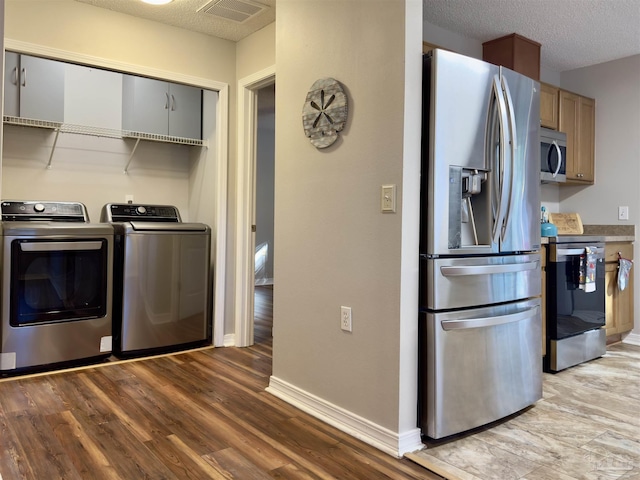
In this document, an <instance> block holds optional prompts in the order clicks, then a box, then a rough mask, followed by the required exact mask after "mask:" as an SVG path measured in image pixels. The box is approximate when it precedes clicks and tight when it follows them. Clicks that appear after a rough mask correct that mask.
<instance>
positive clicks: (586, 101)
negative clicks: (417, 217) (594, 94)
mask: <svg viewBox="0 0 640 480" xmlns="http://www.w3.org/2000/svg"><path fill="white" fill-rule="evenodd" d="M595 124H596V113H595V101H594V100H593V99H591V98H586V97H580V98H579V101H578V159H577V162H576V165H577V169H576V170H577V173H578V177H579V178H580V180H584V181H588V182H591V183H593V180H594V162H595V130H596V129H595Z"/></svg>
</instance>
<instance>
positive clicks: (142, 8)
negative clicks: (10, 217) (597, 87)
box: [76, 0, 640, 72]
mask: <svg viewBox="0 0 640 480" xmlns="http://www.w3.org/2000/svg"><path fill="white" fill-rule="evenodd" d="M76 1H78V2H81V3H87V4H90V5H95V6H97V7H103V8H108V9H110V10H114V11H117V12H121V13H126V14H129V15H134V16H137V17H142V18H146V19H149V20H154V21H157V22H161V23H166V24H169V25H174V26H176V27H181V28H185V29H188V30H192V31H196V32H200V33H204V34H207V35H212V36H215V37H220V38H224V39H227V40H232V41H238V40H241V39H242V38H244V37H246V36H247V35H250V34H251V33H253V32H255V31H257V30H259V29H261V28H262V27H264V26H266V25H268V24H269V23H271V22H273V21H275V6H276V0H252V1H255V2H257V3H260V4H263V5H267V6H270V7H272V8H269V9H267V10H266V11H265V12H263V13H260V14H258V15H257V16H256V17H255V18H253V19H250V20H248V21H246V22H245V23H242V24H238V23H236V22H233V21H230V20H225V19H221V18H220V19H219V18H216V17H213V16H211V15H208V14H203V13H197V11H198V9H199V8H201V7H202V6H204V5H205V4H207V3H208V2H209V0H174V1H173V2H171V3H170V4H168V5H164V6H153V5H147V4H144V3H142V2H140V1H139V0H76ZM288 1H304V0H288ZM349 1H352V2H355V1H360V2H366V1H369V0H349ZM378 1H396V0H378ZM423 4H424V19H425V20H426V21H428V22H430V23H432V24H434V25H437V26H439V27H442V28H444V29H446V30H450V31H452V32H456V33H458V34H460V35H463V36H465V37H467V38H471V39H475V40H478V41H480V42H486V41H487V40H493V39H494V38H499V37H502V36H504V35H508V34H510V33H518V34H520V35H522V36H524V37H527V38H530V39H531V40H535V41H536V42H538V43H540V44H542V52H541V63H542V65H543V66H544V67H546V68H549V69H551V70H554V71H556V72H562V71H565V70H572V69H574V68H579V67H585V66H589V65H594V64H597V63H602V62H606V61H609V60H615V59H618V58H623V57H628V56H630V55H636V54H640V0H423ZM327 5H328V7H329V6H330V5H331V2H330V1H328V0H327ZM371 5H372V7H375V2H371Z"/></svg>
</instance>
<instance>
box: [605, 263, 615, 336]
mask: <svg viewBox="0 0 640 480" xmlns="http://www.w3.org/2000/svg"><path fill="white" fill-rule="evenodd" d="M617 273H618V266H617V264H616V263H605V266H604V285H605V288H606V297H605V303H604V311H605V323H604V328H605V329H606V334H607V336H610V335H614V334H616V333H618V329H617V322H616V317H617V313H618V312H617V305H616V304H617V301H616V300H617V294H618V281H617V278H616V274H617Z"/></svg>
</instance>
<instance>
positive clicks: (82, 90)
mask: <svg viewBox="0 0 640 480" xmlns="http://www.w3.org/2000/svg"><path fill="white" fill-rule="evenodd" d="M64 65H65V83H64V122H65V123H69V124H74V125H85V126H88V127H98V128H108V129H113V130H122V107H121V105H122V74H121V73H118V72H111V71H108V70H102V69H100V68H94V67H85V66H83V65H74V64H71V63H66V64H64Z"/></svg>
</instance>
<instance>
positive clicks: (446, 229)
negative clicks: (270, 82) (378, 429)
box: [419, 49, 542, 439]
mask: <svg viewBox="0 0 640 480" xmlns="http://www.w3.org/2000/svg"><path fill="white" fill-rule="evenodd" d="M423 62H424V69H423V132H422V137H423V138H422V143H423V146H422V177H421V182H422V183H421V212H420V217H421V227H420V228H421V233H420V368H419V371H420V379H419V386H420V388H419V391H420V399H419V418H420V426H421V428H422V431H423V434H424V435H426V436H428V437H431V438H434V439H439V438H443V437H447V436H450V435H453V434H457V433H460V432H464V431H467V430H470V429H473V428H475V427H479V426H481V425H485V424H488V423H490V422H493V421H495V420H498V419H500V418H503V417H505V416H508V415H510V414H512V413H515V412H517V411H519V410H521V409H523V408H525V407H527V406H529V405H532V404H533V403H535V402H536V401H537V400H539V399H540V398H541V397H542V323H541V308H540V293H541V277H540V254H539V250H540V220H539V218H540V217H539V211H540V191H539V188H540V172H539V168H540V165H539V162H540V154H539V152H540V144H539V114H540V99H539V84H538V83H537V82H535V81H534V80H532V79H530V78H527V77H525V76H523V75H520V74H518V73H516V72H513V71H511V70H509V69H506V68H504V67H498V66H495V65H491V64H488V63H486V62H483V61H480V60H476V59H472V58H469V57H465V56H462V55H458V54H455V53H452V52H447V51H443V50H438V49H436V50H434V51H433V52H431V53H429V54H426V55H425V56H424V59H423Z"/></svg>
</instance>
